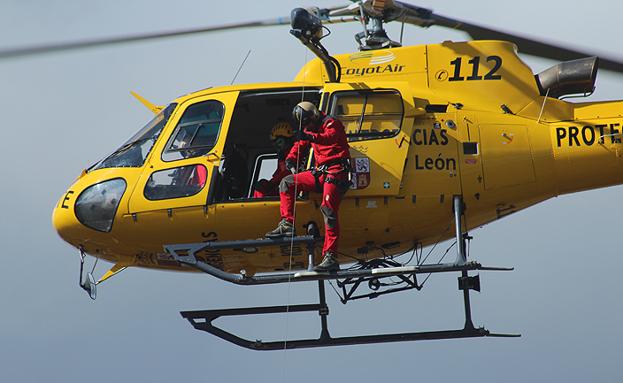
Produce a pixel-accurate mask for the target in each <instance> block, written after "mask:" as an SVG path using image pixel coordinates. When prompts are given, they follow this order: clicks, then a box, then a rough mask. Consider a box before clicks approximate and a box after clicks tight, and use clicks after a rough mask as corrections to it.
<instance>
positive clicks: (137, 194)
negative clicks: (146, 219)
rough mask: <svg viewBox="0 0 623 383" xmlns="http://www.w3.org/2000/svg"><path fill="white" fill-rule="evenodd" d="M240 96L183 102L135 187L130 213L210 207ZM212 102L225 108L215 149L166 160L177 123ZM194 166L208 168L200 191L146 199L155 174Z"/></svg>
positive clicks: (227, 94)
mask: <svg viewBox="0 0 623 383" xmlns="http://www.w3.org/2000/svg"><path fill="white" fill-rule="evenodd" d="M238 94H239V92H238V91H231V92H223V93H215V94H210V95H205V96H200V97H193V98H191V99H188V100H186V101H184V102H182V103H181V104H180V105H179V106H178V108H177V110H176V111H175V114H174V115H173V116H172V117H171V119H170V120H169V123H168V124H167V126H166V127H165V129H164V130H163V131H162V133H161V134H160V137H159V138H158V141H157V142H156V144H155V145H154V148H153V150H152V153H151V155H150V158H149V159H148V160H147V161H146V165H145V167H144V169H143V173H142V174H141V176H140V178H139V180H138V182H137V184H136V188H135V189H134V190H133V191H132V195H131V197H130V201H129V213H130V214H136V213H141V212H148V211H158V210H167V211H169V214H171V212H172V210H173V209H177V208H189V207H198V206H201V207H204V206H207V204H208V196H209V194H210V191H211V190H212V189H213V187H214V185H212V184H213V182H214V180H215V177H214V172H215V171H218V165H219V163H220V161H221V157H222V153H223V147H224V145H225V139H226V137H227V133H228V130H229V125H230V122H231V117H232V115H233V109H234V107H233V106H234V105H235V103H236V100H237V98H238ZM212 100H214V101H218V102H220V103H221V104H222V105H223V108H224V109H223V116H222V120H221V123H220V128H219V133H218V136H217V138H216V141H215V143H214V146H213V147H212V148H211V149H210V151H209V152H208V153H206V154H203V155H200V156H196V157H189V158H182V159H177V160H171V161H164V160H163V158H162V154H163V153H164V151H165V150H166V145H169V141H170V139H171V136H172V135H173V134H176V132H177V127H178V123H179V122H180V120H181V118H182V117H183V116H184V112H186V111H187V110H188V108H189V107H191V106H192V105H197V104H199V103H201V102H204V101H212ZM193 165H195V166H196V165H203V166H205V168H206V174H205V185H204V186H203V187H202V189H201V190H200V191H199V192H197V193H196V194H193V195H190V196H180V197H175V198H166V199H158V200H150V199H148V198H146V196H145V188H146V187H147V183H148V182H149V181H150V178H151V176H152V174H154V173H156V172H160V171H164V170H167V169H177V168H180V167H185V166H193Z"/></svg>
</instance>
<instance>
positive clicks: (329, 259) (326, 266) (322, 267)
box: [314, 251, 340, 272]
mask: <svg viewBox="0 0 623 383" xmlns="http://www.w3.org/2000/svg"><path fill="white" fill-rule="evenodd" d="M338 270H340V264H339V263H337V260H336V259H335V255H333V253H331V252H328V251H327V252H326V253H325V254H324V258H323V259H322V262H320V264H319V265H318V266H316V267H314V271H318V272H327V271H328V272H335V271H338Z"/></svg>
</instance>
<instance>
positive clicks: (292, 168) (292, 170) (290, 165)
mask: <svg viewBox="0 0 623 383" xmlns="http://www.w3.org/2000/svg"><path fill="white" fill-rule="evenodd" d="M286 169H288V170H289V171H290V173H292V174H296V170H297V168H296V162H294V161H293V160H286Z"/></svg>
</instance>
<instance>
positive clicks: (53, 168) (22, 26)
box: [0, 0, 623, 382]
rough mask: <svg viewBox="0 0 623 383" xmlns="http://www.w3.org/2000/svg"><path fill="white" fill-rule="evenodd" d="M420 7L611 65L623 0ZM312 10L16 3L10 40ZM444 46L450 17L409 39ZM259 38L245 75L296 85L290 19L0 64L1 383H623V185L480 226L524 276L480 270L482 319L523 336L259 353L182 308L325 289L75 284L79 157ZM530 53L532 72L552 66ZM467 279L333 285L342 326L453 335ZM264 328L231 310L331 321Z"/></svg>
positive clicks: (114, 142)
mask: <svg viewBox="0 0 623 383" xmlns="http://www.w3.org/2000/svg"><path fill="white" fill-rule="evenodd" d="M337 3H339V2H337ZM216 4H218V5H216ZM315 4H317V5H319V6H330V5H334V4H336V2H333V1H318V2H316V3H315ZM418 4H419V5H422V6H427V7H431V8H434V9H435V10H436V11H437V12H438V13H440V14H443V15H448V16H453V17H457V18H462V19H464V20H469V21H473V22H477V23H482V24H485V25H490V26H495V27H499V28H503V29H506V30H509V31H516V32H523V33H525V34H530V35H533V36H536V37H542V38H544V39H548V40H551V41H558V42H564V43H568V44H573V45H575V46H577V47H583V48H586V49H591V50H594V51H596V52H604V53H610V55H613V56H614V55H616V53H617V52H618V51H619V50H620V46H621V41H620V33H621V32H620V17H619V15H621V14H622V13H623V5H622V4H621V3H615V2H612V1H605V0H598V1H592V2H584V3H583V4H573V5H570V4H571V3H570V2H568V1H562V0H558V1H550V2H544V1H536V0H526V1H523V2H521V6H520V7H518V8H513V5H512V4H511V3H510V2H509V3H505V4H497V5H493V3H492V2H481V3H479V2H474V1H471V2H452V1H432V0H430V1H422V2H420V3H418ZM228 5H231V6H232V8H226V6H228ZM299 5H312V4H311V3H306V4H305V3H303V4H299V3H292V2H288V1H285V0H284V1H272V0H271V1H270V2H268V1H263V2H258V1H253V2H248V3H239V2H236V3H234V2H218V3H217V2H214V1H176V2H170V1H169V2H163V1H132V2H129V1H90V2H85V1H70V0H62V1H61V0H49V1H17V0H2V1H0V36H3V38H2V40H1V41H0V46H2V47H8V46H19V45H23V44H28V43H41V42H46V41H65V40H70V39H79V38H87V37H96V36H109V35H118V34H119V35H122V34H126V33H130V32H146V31H158V30H168V29H175V28H186V27H193V26H202V25H210V24H220V23H226V22H235V21H243V20H251V19H256V18H268V17H274V16H277V15H288V14H289V12H290V10H291V9H292V8H294V7H295V6H299ZM331 29H332V31H333V34H332V35H331V36H330V37H329V38H327V40H326V41H327V45H328V48H329V50H330V51H331V52H333V53H344V52H349V51H354V50H355V49H356V47H355V44H354V40H353V34H354V33H355V32H356V31H357V26H356V25H351V26H335V27H332V28H331ZM398 29H399V27H397V26H393V27H390V33H391V32H392V31H393V36H397V35H398ZM448 39H452V40H456V41H458V40H463V39H465V37H464V36H463V35H462V34H459V33H453V32H450V31H444V30H441V29H437V28H431V29H429V30H422V29H417V28H415V27H407V28H406V38H405V41H406V42H407V43H409V44H422V43H434V42H439V41H442V40H448ZM249 49H252V53H251V56H250V58H249V60H248V61H247V64H246V65H245V67H244V68H243V70H242V72H241V73H240V75H239V77H238V80H237V82H238V83H247V82H267V81H288V80H291V79H292V78H293V77H294V76H295V74H296V73H297V71H298V69H299V67H300V66H301V65H302V64H303V63H304V62H305V60H306V59H309V58H311V57H310V56H309V55H308V54H306V52H305V49H304V48H303V47H302V46H301V44H300V43H299V42H298V41H296V40H295V39H294V38H293V37H291V36H290V35H289V33H288V28H287V27H283V28H273V29H256V30H243V31H238V32H224V33H215V34H211V35H204V36H197V37H187V38H178V39H172V40H166V41H162V42H152V43H142V44H131V45H126V46H122V47H115V48H103V49H97V50H88V51H82V52H79V53H67V54H57V55H50V56H46V57H41V58H29V59H21V60H11V61H4V62H0V105H2V111H3V113H2V115H3V121H2V128H0V129H1V130H2V133H3V134H2V136H3V145H2V147H3V150H2V151H0V164H1V165H0V166H1V169H2V170H1V174H2V179H3V183H2V185H3V187H2V192H1V193H2V198H1V199H0V201H1V202H0V203H1V204H2V205H1V210H0V211H2V220H1V221H0V222H1V227H0V233H1V234H0V235H1V236H2V237H1V238H2V243H3V251H2V253H3V254H2V258H1V260H2V261H1V270H3V276H2V278H0V302H2V307H3V310H2V316H1V319H0V380H1V381H4V382H40V381H51V382H55V381H59V382H61V381H62V382H78V381H89V382H104V381H110V380H111V379H115V380H119V381H130V380H134V381H139V382H141V381H149V382H164V381H171V380H172V379H176V380H185V381H190V380H194V381H216V382H228V381H242V380H250V379H254V380H257V381H266V380H269V379H271V380H274V381H286V380H290V379H296V380H297V381H300V382H316V381H318V380H325V381H328V380H331V381H337V380H338V379H349V380H350V379H353V380H354V379H357V380H360V381H379V380H381V379H383V380H384V381H385V380H395V379H402V378H406V379H426V378H433V379H435V380H436V381H452V380H454V379H457V378H460V377H465V376H468V377H470V378H469V380H474V381H475V380H478V381H481V382H499V381H505V382H526V381H532V382H539V381H568V382H585V381H604V382H614V381H621V380H622V379H623V372H622V370H621V368H620V359H621V355H623V346H621V344H622V342H621V340H623V330H622V328H623V327H622V326H621V323H622V322H623V301H622V300H621V299H620V295H621V291H622V289H623V287H622V286H621V283H620V282H619V279H620V274H619V273H620V271H619V270H621V269H623V256H622V254H621V246H620V245H621V241H620V238H621V234H620V233H621V218H620V217H621V216H622V215H623V207H622V206H621V203H620V200H621V198H620V197H621V194H622V193H621V192H622V191H623V189H622V188H621V187H614V188H609V189H604V190H599V191H591V192H585V193H580V194H575V195H570V196H562V197H559V198H556V199H553V200H551V201H548V202H545V203H543V204H541V205H538V206H536V207H533V208H530V209H528V210H526V211H523V212H520V213H517V214H515V215H513V216H511V217H508V218H506V219H504V220H502V221H499V222H496V223H493V224H490V225H488V226H486V227H484V228H482V229H480V230H476V231H474V232H473V233H472V234H473V235H474V236H475V239H476V240H475V243H473V245H472V252H471V254H472V255H473V256H474V258H475V259H477V260H479V261H481V262H482V263H483V264H489V265H500V266H515V267H516V271H515V272H513V273H504V274H502V273H500V274H493V273H487V274H484V275H483V276H482V278H481V282H482V286H483V292H482V293H480V294H474V298H473V301H474V304H473V309H474V321H475V323H476V324H478V325H485V326H486V327H488V328H489V329H490V330H493V331H499V332H520V333H522V334H523V337H522V338H519V339H486V338H485V339H477V340H458V341H435V342H420V343H395V344H385V345H374V346H352V347H338V348H332V349H326V350H298V351H291V352H269V353H259V352H252V351H248V350H245V349H241V348H238V347H237V346H233V345H230V344H228V343H225V342H224V341H221V340H219V339H217V338H214V337H212V336H209V335H207V334H203V333H200V332H197V331H195V330H194V329H192V328H191V327H190V325H189V324H188V323H187V322H186V321H185V320H183V319H182V318H181V317H180V316H179V314H178V312H179V311H180V310H192V309H209V308H225V307H237V306H244V305H277V304H285V303H286V302H288V301H289V302H290V303H311V302H313V301H314V299H315V287H314V285H313V284H310V286H304V285H292V286H291V288H288V287H287V286H277V287H255V288H250V287H237V286H231V285H227V284H225V283H224V282H221V281H217V280H215V279H212V278H210V277H208V276H204V275H187V274H180V273H167V272H157V271H151V270H142V269H132V270H127V271H125V272H123V273H122V274H120V275H119V276H118V277H115V278H114V279H112V280H111V281H110V282H107V283H106V284H104V285H101V286H100V287H101V289H100V291H99V293H100V294H99V297H98V300H97V301H95V302H93V301H91V300H90V299H88V298H87V296H86V294H84V292H83V291H82V290H80V289H79V288H78V287H77V284H76V281H77V273H78V257H77V254H76V252H75V251H74V249H72V248H71V247H69V246H68V245H66V244H65V243H64V242H62V241H61V240H60V238H58V236H57V235H56V233H55V231H54V229H53V227H52V225H51V213H52V208H53V206H54V204H55V203H56V201H57V200H58V198H60V196H61V195H62V193H63V192H64V191H65V190H66V188H67V187H68V186H69V185H70V183H71V182H72V181H73V179H74V178H75V177H76V176H77V175H78V174H79V173H80V171H81V170H82V169H83V168H85V167H86V166H88V165H90V164H92V163H93V162H94V161H96V160H97V159H99V158H100V157H101V156H103V155H105V154H106V153H108V152H110V151H111V150H113V149H115V148H116V147H117V146H119V145H120V144H121V143H122V142H123V141H125V140H126V139H127V138H128V137H129V136H131V135H132V134H133V133H135V132H136V131H137V130H138V129H139V128H140V127H141V126H142V125H143V124H144V122H146V121H147V120H148V119H149V118H150V115H151V113H150V112H149V111H147V110H146V109H145V108H144V107H143V106H142V105H140V104H139V103H138V102H136V101H135V100H134V99H133V98H132V97H131V96H130V94H129V91H130V90H135V91H138V92H139V93H140V94H142V95H144V96H145V97H147V98H148V99H150V100H153V101H154V102H156V103H160V104H164V103H166V102H168V101H170V100H172V99H173V98H175V97H177V96H179V95H181V94H184V93H188V92H191V91H195V90H198V89H202V88H205V87H207V86H215V85H222V84H227V83H229V82H230V81H231V79H232V77H233V75H234V72H235V70H236V69H237V67H238V65H239V64H240V62H241V61H242V59H243V57H244V55H245V54H246V52H247V50H249ZM520 50H521V47H520ZM620 57H623V55H621V56H620ZM526 61H527V62H528V63H529V64H530V65H531V66H532V68H533V70H534V71H535V72H538V71H540V70H542V69H545V68H546V67H548V66H550V65H552V64H553V62H550V61H546V60H537V59H530V58H526ZM622 89H623V76H621V75H612V74H609V73H606V72H601V73H600V74H599V76H598V79H597V91H596V93H595V95H594V96H593V97H592V100H605V99H617V98H621V92H622ZM413 219H424V218H423V217H413ZM103 271H104V268H103V267H101V268H100V269H99V272H100V273H102V272H103ZM455 277H456V276H455V275H452V276H447V277H436V278H433V279H432V280H431V281H430V283H429V284H428V286H427V288H426V289H425V290H423V291H422V292H420V293H412V292H408V293H400V294H395V295H393V296H388V297H386V298H382V299H379V300H374V301H365V302H355V303H349V304H348V305H346V306H342V305H341V304H340V303H339V302H338V301H337V299H336V298H335V297H334V296H333V295H332V293H331V294H330V295H329V296H330V298H329V301H330V305H331V315H330V322H331V330H332V334H334V335H336V336H337V335H350V334H355V333H362V332H363V333H378V332H385V331H414V330H437V329H446V328H458V327H460V326H462V306H461V296H460V294H459V292H458V291H457V290H456V279H455ZM262 319H265V320H264V321H258V320H253V321H252V320H250V319H246V320H235V321H232V322H231V325H230V328H231V329H237V330H238V331H241V332H242V333H243V334H244V335H246V336H248V337H250V338H255V337H257V338H264V339H269V338H271V337H272V338H277V337H279V338H282V337H284V336H286V335H287V336H288V337H292V336H295V335H308V336H313V335H315V334H316V331H317V316H316V315H315V314H313V313H312V314H309V315H308V316H303V315H294V316H292V317H291V318H290V319H286V318H283V317H266V318H262ZM312 326H313V327H312ZM308 327H311V328H312V329H313V330H311V331H310V330H308V329H307V328H308ZM320 369H326V371H322V372H321V371H320Z"/></svg>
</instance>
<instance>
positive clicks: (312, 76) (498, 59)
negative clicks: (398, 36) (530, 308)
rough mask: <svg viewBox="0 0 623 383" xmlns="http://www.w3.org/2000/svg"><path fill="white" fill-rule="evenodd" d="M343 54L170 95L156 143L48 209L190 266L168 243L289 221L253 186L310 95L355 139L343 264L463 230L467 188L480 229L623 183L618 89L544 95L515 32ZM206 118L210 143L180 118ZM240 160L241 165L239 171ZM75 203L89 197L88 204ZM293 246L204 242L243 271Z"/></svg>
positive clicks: (280, 262)
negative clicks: (287, 79) (226, 246)
mask: <svg viewBox="0 0 623 383" xmlns="http://www.w3.org/2000/svg"><path fill="white" fill-rule="evenodd" d="M336 59H337V60H338V61H339V62H340V64H341V81H340V82H339V83H328V82H325V81H326V80H327V77H326V74H325V73H324V68H323V66H322V64H321V63H320V61H319V60H317V59H316V60H312V61H311V62H309V63H308V64H307V65H306V66H305V67H303V68H302V69H301V71H300V72H299V74H298V75H297V77H296V79H295V82H292V83H276V84H253V85H239V86H225V87H217V88H209V89H207V90H203V91H199V92H196V93H192V94H189V95H186V96H184V97H181V98H179V99H177V100H175V102H174V104H172V106H171V107H170V108H169V109H168V112H167V113H169V114H168V115H167V116H166V118H161V120H159V122H160V123H162V126H161V127H160V131H158V133H157V134H156V135H155V138H154V139H153V143H152V144H151V146H150V147H149V148H146V147H139V149H140V151H139V149H137V153H139V152H140V154H141V155H144V158H141V159H142V162H141V161H135V162H132V161H130V162H128V163H124V165H123V166H104V165H101V164H102V163H104V164H106V163H108V164H111V163H114V161H112V160H110V159H105V160H103V161H102V162H100V163H99V164H100V165H97V166H94V167H92V168H90V169H89V170H88V171H85V172H83V174H82V175H81V176H80V177H79V178H78V179H77V180H76V181H75V182H74V183H73V184H72V185H71V186H70V188H69V190H68V191H67V192H66V193H65V194H63V196H62V197H61V199H60V200H59V202H58V204H57V205H56V207H55V209H54V214H53V222H54V226H55V227H56V229H57V231H58V233H59V234H60V236H61V237H62V238H63V239H64V240H65V241H67V242H68V243H70V244H71V245H73V246H75V247H80V248H82V249H84V251H85V252H87V253H88V254H90V255H93V256H96V257H99V258H103V259H106V260H108V261H111V262H114V263H115V264H117V265H122V266H138V267H148V268H159V269H173V270H184V271H191V269H189V268H183V267H181V266H180V265H179V264H178V263H177V262H176V261H174V260H172V259H171V257H170V256H169V255H168V254H167V253H165V252H164V251H163V246H164V245H166V244H175V243H192V242H205V241H215V240H235V239H253V238H258V237H262V236H263V234H264V233H265V232H267V231H268V230H270V229H271V228H272V226H274V225H275V224H276V223H277V222H278V220H279V200H278V197H276V196H275V197H268V198H253V188H254V185H255V183H256V182H257V180H258V178H259V177H260V176H261V172H262V171H263V172H264V173H265V172H266V169H267V166H268V165H269V164H270V162H268V160H271V159H273V160H274V157H275V156H274V154H275V153H271V151H270V150H271V149H270V146H269V145H268V143H267V142H264V141H262V139H263V137H266V136H268V133H269V131H270V128H271V121H273V120H275V119H276V118H277V117H279V116H287V115H288V113H289V111H290V110H291V109H292V107H293V106H294V104H295V103H296V102H297V101H300V99H301V98H302V97H303V98H307V97H309V98H311V99H312V100H314V101H316V102H318V103H319V105H320V107H321V109H322V110H324V111H325V112H327V113H330V114H332V115H333V116H335V117H337V118H340V119H341V120H342V121H343V122H344V124H345V126H346V128H347V132H348V133H349V137H350V146H351V157H352V158H353V166H354V169H353V187H352V189H351V190H349V191H348V192H347V193H346V194H345V197H344V200H343V202H342V205H341V208H340V212H339V219H340V226H341V237H340V252H341V253H343V254H344V255H341V256H340V257H339V260H340V262H342V263H346V262H352V261H353V259H357V258H358V259H369V258H376V257H381V256H384V255H393V254H400V253H403V252H405V251H408V250H410V249H412V248H414V246H419V245H423V246H425V245H429V244H432V243H435V242H436V241H440V240H445V239H449V238H451V237H453V235H454V229H453V225H454V220H453V211H452V199H453V196H457V195H460V196H462V198H463V201H464V203H465V206H466V210H465V220H464V222H465V226H466V227H465V229H466V230H471V229H474V228H477V227H480V226H482V225H484V224H487V223H490V222H493V221H495V220H497V219H500V218H502V217H504V216H506V215H509V214H511V213H514V212H517V211H519V210H522V209H525V208H526V207H529V206H532V205H534V204H536V203H539V202H541V201H544V200H547V199H549V198H551V197H554V196H557V195H560V194H565V193H572V192H577V191H582V190H588V189H593V188H600V187H606V186H611V185H616V184H620V183H622V182H623V171H622V170H623V159H622V154H623V143H622V136H623V117H622V113H623V103H622V102H621V101H608V102H593V103H570V102H565V101H562V100H559V99H557V98H553V97H548V96H547V95H543V94H542V91H541V90H540V89H539V87H538V85H537V82H536V81H535V76H534V74H533V72H532V70H531V69H530V68H529V67H528V66H527V65H526V64H524V63H523V62H522V61H521V60H520V58H519V57H518V56H517V54H516V47H515V46H514V45H513V44H511V43H508V42H502V41H471V42H456V43H455V42H444V43H441V44H434V45H423V46H413V47H402V48H392V49H386V50H378V51H367V52H359V53H354V54H345V55H337V56H336ZM293 103H294V104H293ZM201 108H204V109H205V112H203V111H201V113H203V114H201V113H200V112H198V111H199V110H200V109H201ZM204 109H201V110H204ZM190 113H195V114H193V116H195V117H193V116H190V117H193V118H195V120H193V118H190V117H189V114H190ZM200 115H201V118H202V119H203V120H202V121H203V122H201V123H196V122H195V121H196V119H198V118H199V117H197V116H200ZM193 124H195V125H193ZM210 124H212V125H213V126H214V128H213V132H212V133H214V132H216V133H214V134H211V135H206V136H205V137H208V138H206V140H208V141H209V145H206V144H205V142H204V144H203V145H199V146H196V147H192V146H184V145H189V144H188V142H187V141H184V139H183V137H180V134H181V132H182V131H183V130H184V129H187V130H188V129H190V128H188V127H193V129H195V131H194V136H193V137H195V136H197V135H198V134H199V133H198V132H200V131H201V129H203V128H204V127H205V126H207V125H210ZM212 125H210V126H212ZM211 129H212V128H211ZM210 140H211V141H210ZM208 141H206V142H208ZM130 144H132V143H130ZM176 145H177V146H176ZM135 147H137V146H135ZM132 148H133V147H132V145H129V146H127V148H125V149H124V148H123V147H122V148H120V150H118V151H117V152H116V153H117V154H116V156H117V157H121V156H122V155H124V156H125V155H126V153H127V152H129V151H131V150H133V149H132ZM186 148H189V149H186ZM122 149H123V150H122ZM124 150H125V152H124ZM145 152H147V153H145ZM175 153H177V154H175ZM113 156H115V155H113ZM117 157H114V158H117ZM114 158H113V159H114ZM233 158H239V159H241V160H240V161H241V163H243V165H244V166H241V167H239V169H243V170H244V171H243V172H242V173H244V172H246V175H244V176H243V175H241V172H238V173H236V172H235V171H233V170H232V169H233V168H235V166H233V165H232V163H233ZM106 161H108V162H106ZM228 161H229V163H228ZM139 162H140V163H139ZM128 164H129V165H128ZM262 166H264V167H262ZM310 166H313V165H312V164H310ZM228 169H229V173H231V174H228ZM181 176H184V177H186V178H184V179H183V185H182V181H179V177H181ZM115 180H116V181H115ZM109 181H113V182H109ZM104 182H108V183H107V184H105V187H99V188H98V187H95V189H94V185H100V184H102V183H104ZM167 188H168V189H167ZM122 189H123V190H122ZM83 195H84V196H86V197H82V196H83ZM116 196H118V198H116ZM81 197H82V199H81ZM89 198H90V199H89ZM319 198H320V195H319V194H317V193H310V194H308V195H300V197H299V200H298V201H297V203H296V217H297V230H300V231H303V230H304V229H303V225H305V224H307V223H309V222H314V223H317V224H318V225H319V226H320V227H321V228H322V225H323V219H322V215H321V213H320V211H319V209H318V207H319V206H320V200H319ZM87 199H89V201H91V204H90V205H89V204H86V202H88V201H86V200H87ZM77 201H78V205H80V206H81V207H80V208H79V209H83V206H86V207H88V209H90V210H89V211H86V212H84V211H82V210H80V212H79V213H78V212H77V210H76V209H77ZM85 201H86V202H85ZM98 201H99V202H98ZM97 203H101V204H102V207H101V209H100V207H98V206H97V205H96V204H97ZM106 204H108V205H106ZM104 205H106V206H108V207H105V206H104ZM113 207H114V209H112V208H113ZM100 210H101V214H100ZM84 217H88V218H84ZM93 217H95V218H93ZM97 217H108V218H106V219H99V220H98V218H97ZM85 223H86V224H85ZM291 256H292V260H293V263H292V265H293V267H294V268H304V267H305V266H306V261H307V256H306V253H305V251H304V249H303V248H299V247H296V246H294V247H293V248H291V247H289V246H288V247H283V248H276V249H275V248H272V249H271V248H266V249H260V250H258V249H240V250H231V251H213V252H205V253H204V254H200V255H198V257H203V260H205V261H206V262H207V263H210V264H212V265H215V266H217V267H219V268H221V269H223V270H226V271H229V272H239V271H240V270H241V269H244V270H245V271H246V272H247V273H249V274H253V273H255V272H270V271H277V270H283V269H287V268H288V267H289V265H290V257H291Z"/></svg>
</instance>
